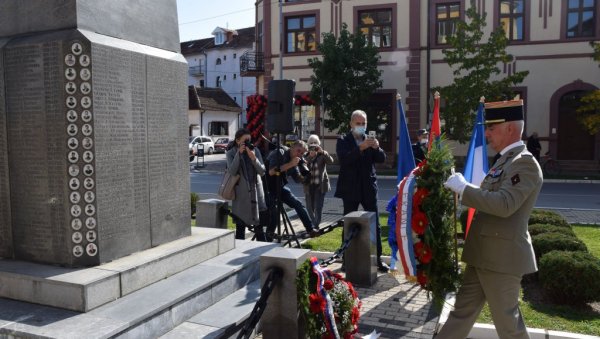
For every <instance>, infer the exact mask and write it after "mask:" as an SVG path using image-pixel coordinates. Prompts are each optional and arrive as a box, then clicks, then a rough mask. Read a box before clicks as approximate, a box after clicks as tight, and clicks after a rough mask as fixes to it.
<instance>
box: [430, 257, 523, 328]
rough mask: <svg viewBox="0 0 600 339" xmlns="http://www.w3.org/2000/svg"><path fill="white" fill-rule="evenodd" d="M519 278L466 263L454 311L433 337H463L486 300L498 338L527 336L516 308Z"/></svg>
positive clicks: (519, 288) (517, 305)
mask: <svg viewBox="0 0 600 339" xmlns="http://www.w3.org/2000/svg"><path fill="white" fill-rule="evenodd" d="M521 278H522V277H521V276H517V275H512V274H506V273H498V272H493V271H490V270H486V269H481V268H476V267H473V266H470V265H467V269H466V270H465V275H464V278H463V283H462V285H461V287H460V289H459V290H458V294H457V295H456V303H455V304H454V311H452V312H450V315H449V316H448V320H447V321H446V323H445V324H444V326H443V327H442V329H441V331H440V332H439V333H438V334H437V336H436V337H435V338H436V339H445V338H456V339H459V338H460V339H464V338H466V337H467V335H468V334H469V332H470V331H471V328H472V327H473V324H474V323H475V320H476V319H477V317H478V316H479V313H480V312H481V309H482V308H483V305H484V303H485V302H486V301H487V302H488V305H489V307H490V311H491V313H492V319H493V321H494V325H495V326H496V332H498V337H499V338H501V339H504V338H529V334H528V333H527V329H526V327H525V323H524V322H523V317H522V316H521V311H520V310H519V292H520V290H521Z"/></svg>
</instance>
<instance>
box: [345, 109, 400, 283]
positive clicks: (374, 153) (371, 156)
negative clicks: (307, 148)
mask: <svg viewBox="0 0 600 339" xmlns="http://www.w3.org/2000/svg"><path fill="white" fill-rule="evenodd" d="M350 127H351V128H352V131H351V132H350V133H348V134H346V135H345V136H342V137H340V138H339V139H338V140H337V145H336V153H337V157H338V160H339V162H340V174H339V177H338V182H337V187H336V190H335V197H337V198H341V199H342V201H343V203H344V215H346V214H348V213H350V212H354V211H357V210H358V206H359V205H362V207H363V209H364V210H365V211H369V212H375V214H376V220H377V225H376V227H377V266H378V268H379V271H381V272H387V271H389V267H388V266H387V265H386V264H385V263H384V262H382V261H381V227H380V225H379V213H378V212H377V175H376V174H375V166H374V164H375V163H381V162H384V161H385V152H384V151H383V150H382V149H381V148H379V141H378V140H377V139H376V138H375V137H367V135H366V134H365V132H366V128H367V114H366V113H365V112H364V111H361V110H356V111H354V112H352V116H351V118H350ZM343 240H344V239H343V236H342V241H343Z"/></svg>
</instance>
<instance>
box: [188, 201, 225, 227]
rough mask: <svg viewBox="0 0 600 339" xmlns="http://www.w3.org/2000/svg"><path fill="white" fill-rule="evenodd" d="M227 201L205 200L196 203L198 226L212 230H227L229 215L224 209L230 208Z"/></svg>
mask: <svg viewBox="0 0 600 339" xmlns="http://www.w3.org/2000/svg"><path fill="white" fill-rule="evenodd" d="M228 206H229V204H228V203H227V201H225V200H219V199H204V200H198V202H197V203H196V226H199V227H210V228H223V229H225V228H227V214H225V212H223V211H222V208H228Z"/></svg>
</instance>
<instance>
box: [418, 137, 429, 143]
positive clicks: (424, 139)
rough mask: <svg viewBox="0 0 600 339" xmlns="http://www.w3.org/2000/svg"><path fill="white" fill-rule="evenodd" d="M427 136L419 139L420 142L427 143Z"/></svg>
mask: <svg viewBox="0 0 600 339" xmlns="http://www.w3.org/2000/svg"><path fill="white" fill-rule="evenodd" d="M427 141H429V140H427V138H421V140H419V142H421V143H422V144H426V143H427Z"/></svg>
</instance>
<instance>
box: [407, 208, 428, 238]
mask: <svg viewBox="0 0 600 339" xmlns="http://www.w3.org/2000/svg"><path fill="white" fill-rule="evenodd" d="M428 223H429V220H427V215H425V213H423V212H421V211H420V210H419V211H413V216H412V221H411V226H412V230H413V231H414V232H415V233H417V234H418V235H423V234H425V229H426V228H427V224H428Z"/></svg>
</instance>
